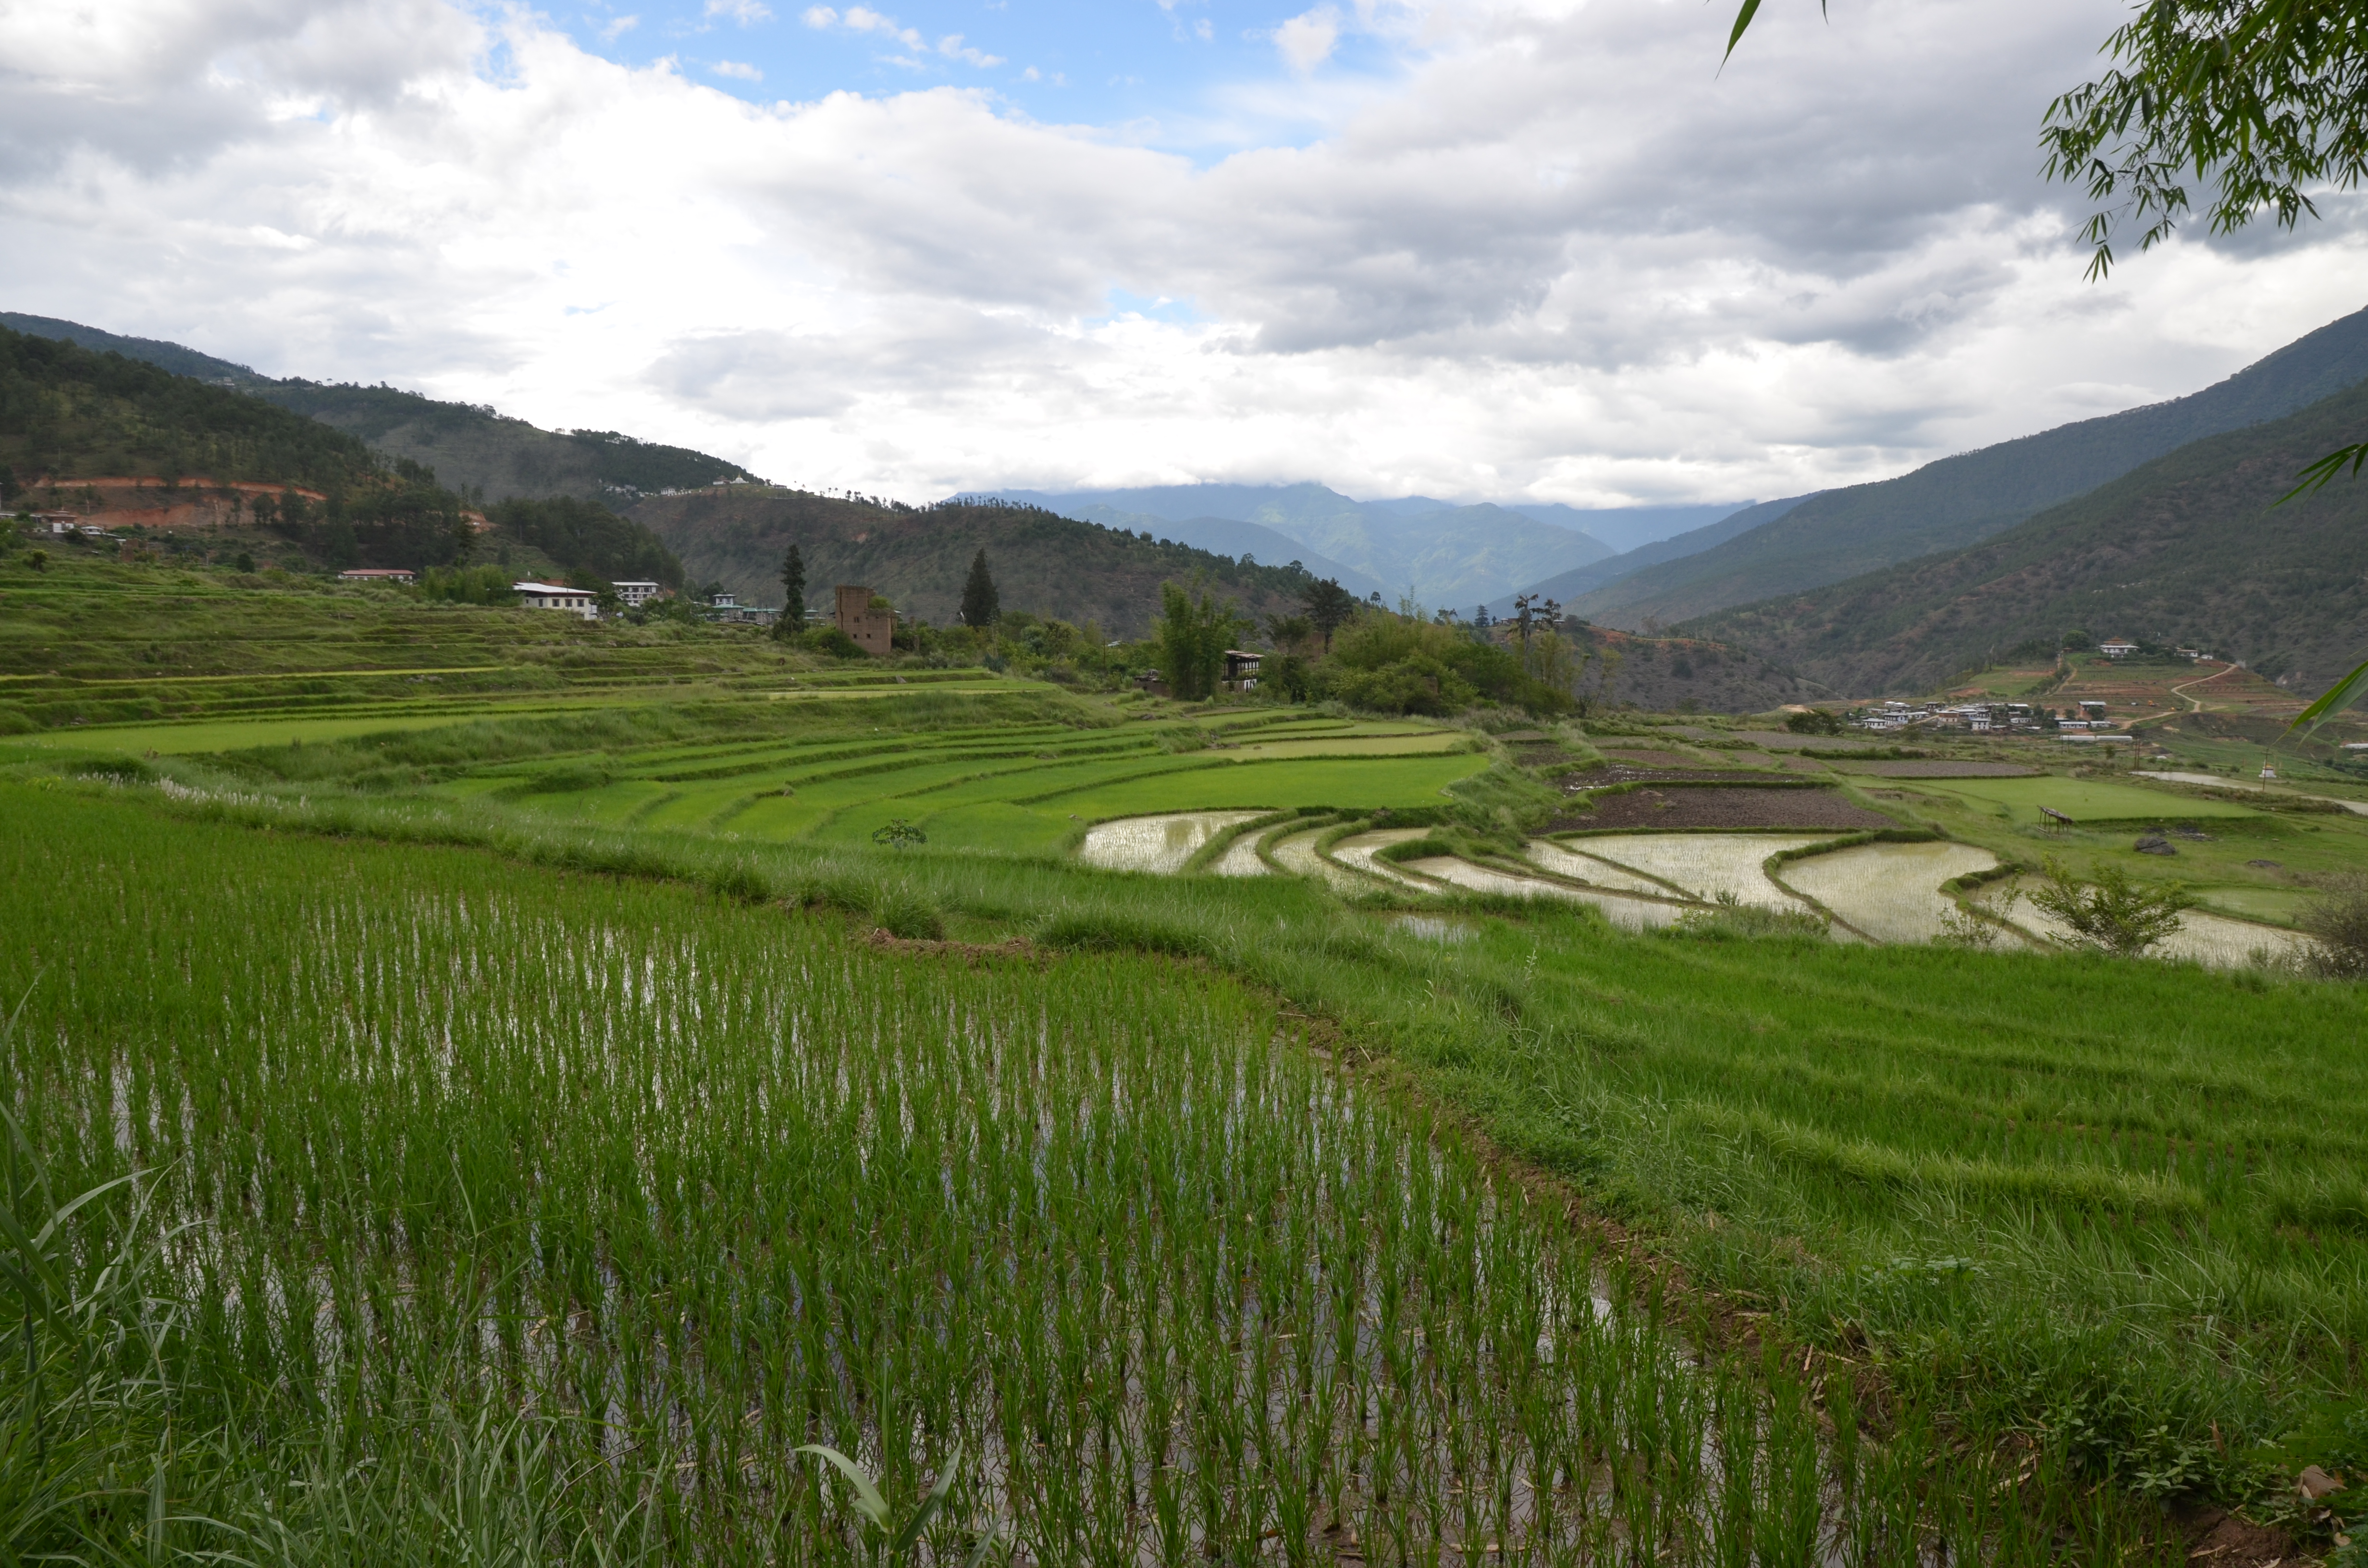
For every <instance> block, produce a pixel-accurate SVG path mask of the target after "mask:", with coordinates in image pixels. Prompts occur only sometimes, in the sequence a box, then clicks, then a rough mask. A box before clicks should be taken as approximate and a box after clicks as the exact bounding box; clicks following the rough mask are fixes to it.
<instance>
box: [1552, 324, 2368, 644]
mask: <svg viewBox="0 0 2368 1568" xmlns="http://www.w3.org/2000/svg"><path fill="white" fill-rule="evenodd" d="M2362 381H2368V310H2363V311H2359V312H2354V313H2352V314H2351V315H2348V316H2345V317H2344V318H2342V319H2341V320H2340V321H2337V322H2333V323H2330V324H2328V325H2326V326H2323V327H2321V328H2319V329H2318V330H2317V332H2314V333H2312V334H2310V335H2308V336H2306V337H2302V338H2298V339H2296V340H2295V341H2294V342H2293V343H2290V344H2288V345H2287V346H2286V347H2283V348H2281V349H2279V350H2278V351H2277V352H2276V353H2274V354H2271V355H2270V356H2269V357H2268V358H2265V359H2262V360H2260V362H2258V363H2256V364H2254V365H2251V366H2249V367H2248V368H2247V369H2243V370H2240V371H2238V372H2237V374H2236V375H2234V376H2231V377H2229V378H2228V379H2227V380H2226V381H2222V382H2220V383H2219V384H2218V385H2217V386H2214V387H2209V388H2207V389H2205V390H2204V391H2203V392H2197V393H2195V394H2193V395H2192V396H2190V397H2182V398H2178V399H2175V400H2173V401H2172V402H2169V403H2155V404H2152V405H2150V406H2148V407H2145V408H2133V409H2130V410H2127V411H2126V412H2124V413H2121V414H2114V415H2106V416H2105V417H2103V418H2100V419H2084V420H2081V421H2080V422H2079V423H2078V424H2074V425H2065V426H2058V427H2056V428H2055V429H2053V430H2048V431H2044V432H2043V433H2041V434H2039V435H2036V436H2026V437H2021V439H2019V440H2013V441H2005V442H2001V443H1999V444H1998V445H1997V446H1995V447H1985V448H1983V449H1981V450H1979V451H1975V452H1965V453H1963V454H1961V455H1959V456H1956V457H1952V458H1943V459H1941V460H1940V461H1938V462H1933V463H1927V464H1926V465H1925V466H1924V467H1922V468H1919V469H1918V470H1916V471H1915V472H1913V473H1908V474H1903V475H1901V476H1900V477H1899V478H1897V479H1889V480H1884V481H1882V482H1881V483H1874V484H1853V485H1850V486H1848V487H1847V488H1844V489H1840V490H1828V491H1826V492H1824V493H1822V494H1816V495H1813V496H1811V497H1810V498H1809V499H1807V500H1805V501H1804V502H1802V503H1801V504H1800V505H1799V506H1795V507H1793V508H1792V509H1791V510H1790V511H1788V512H1786V513H1785V514H1784V515H1783V516H1782V517H1779V518H1777V519H1776V520H1775V521H1773V522H1770V523H1768V524H1766V525H1764V526H1762V527H1759V528H1753V529H1751V530H1750V531H1748V532H1747V533H1743V534H1739V535H1737V536H1736V538H1734V539H1731V540H1727V541H1726V542H1725V543H1724V544H1720V545H1717V546H1714V547H1713V548H1712V549H1709V550H1706V551H1702V552H1700V553H1699V554H1694V555H1689V556H1687V557H1685V558H1684V559H1682V560H1679V561H1671V562H1664V563H1662V564H1660V565H1657V566H1649V567H1646V568H1645V570H1643V571H1641V572H1637V573H1634V574H1632V575H1630V576H1627V577H1624V578H1622V580H1620V581H1619V582H1617V583H1614V584H1612V585H1609V586H1607V587H1604V588H1600V589H1599V590H1597V591H1596V592H1593V593H1590V594H1588V595H1587V596H1585V597H1582V598H1579V599H1577V601H1576V602H1574V603H1572V604H1571V605H1570V608H1571V609H1572V610H1573V611H1574V612H1575V613H1577V614H1579V615H1583V616H1587V617H1588V618H1589V619H1594V620H1599V621H1601V622H1603V623H1605V624H1607V625H1611V626H1621V627H1628V628H1635V627H1641V626H1643V625H1645V622H1646V621H1647V620H1659V621H1663V622H1670V623H1674V622H1677V621H1681V620H1688V619H1692V618H1694V617H1697V616H1702V615H1707V614H1709V613H1711V612H1712V611H1714V610H1720V609H1725V608H1727V607H1728V606H1731V605H1740V604H1748V603H1751V602H1753V601H1756V600H1759V599H1763V598H1767V597H1770V595H1773V594H1787V593H1797V592H1801V591H1803V590H1805V589H1810V588H1816V587H1820V586H1822V585H1826V584H1827V583H1839V582H1842V581H1844V580H1846V579H1848V578H1851V577H1856V576H1858V575H1860V574H1861V573H1865V572H1871V571H1873V570H1876V569H1877V568H1880V567H1884V566H1889V565H1892V564H1894V563H1895V562H1903V561H1911V560H1914V559H1915V558H1916V557H1918V556H1920V555H1929V554H1931V553H1933V552H1935V551H1948V550H1957V549H1962V548H1963V547H1964V546H1966V545H1969V544H1973V543H1975V541H1976V540H1983V539H1987V538H1988V537H1990V536H1991V535H1993V534H1997V533H2001V532H2003V531H2005V530H2006V529H2008V528H2012V527H2014V526H2015V525H2016V524H2017V523H2020V522H2021V521H2022V520H2023V519H2024V518H2026V517H2031V516H2032V515H2033V514H2034V513H2036V512H2038V511H2040V510H2041V509H2042V508H2044V507H2047V506H2055V505H2056V504H2057V503H2059V502H2064V501H2068V500H2070V499H2071V498H2072V497H2073V496H2075V495H2078V494H2083V493H2084V492H2087V491H2089V490H2093V489H2095V488H2096V487H2097V486H2098V485H2100V484H2103V483H2106V482H2107V481H2109V480H2112V479H2115V478H2117V477H2119V476H2120V475H2122V474H2124V473H2127V472H2130V471H2131V470H2132V469H2134V468H2135V467H2137V466H2138V465H2139V464H2140V463H2143V462H2146V461H2149V460H2152V459H2155V458H2157V457H2160V456H2162V455H2163V454H2164V453H2166V452H2170V451H2173V450H2176V449H2179V448H2180V447H2183V446H2185V445H2186V444H2188V443H2189V442H2191V441H2196V440H2200V439H2202V438H2203V437H2207V436H2214V435H2218V434H2220V433H2222V432H2224V431H2230V430H2238V429H2242V428H2244V427H2245V426H2249V425H2256V424H2259V423H2260V422H2262V421H2264V420H2271V419H2278V418H2282V417H2283V416H2284V415H2289V414H2292V413H2294V412H2295V411H2296V410H2298V409H2303V408H2306V407H2308V406H2309V405H2310V404H2312V403H2317V402H2318V401H2320V400H2321V399H2323V398H2327V397H2331V396H2333V395H2334V394H2336V393H2338V392H2343V391H2345V390H2347V389H2349V388H2351V387H2354V386H2357V385H2359V384H2360V383H2361V382H2362Z"/></svg>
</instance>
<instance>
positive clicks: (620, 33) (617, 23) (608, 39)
mask: <svg viewBox="0 0 2368 1568" xmlns="http://www.w3.org/2000/svg"><path fill="white" fill-rule="evenodd" d="M641 25H642V19H641V18H640V17H618V18H617V19H616V20H614V21H612V22H610V23H609V25H608V26H606V27H604V28H601V29H600V38H601V41H603V42H604V43H614V42H616V41H617V40H619V39H620V38H622V37H624V36H625V35H626V34H627V33H629V32H631V31H632V30H633V29H634V28H638V27H640V26H641Z"/></svg>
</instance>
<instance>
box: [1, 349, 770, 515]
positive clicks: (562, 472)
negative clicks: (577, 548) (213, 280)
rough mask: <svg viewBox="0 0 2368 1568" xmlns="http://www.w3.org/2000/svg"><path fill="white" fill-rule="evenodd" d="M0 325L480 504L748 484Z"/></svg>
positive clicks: (458, 410) (307, 385)
mask: <svg viewBox="0 0 2368 1568" xmlns="http://www.w3.org/2000/svg"><path fill="white" fill-rule="evenodd" d="M0 326H6V327H8V328H10V329H12V330H14V331H17V332H22V333H29V334H31V335H35V336H38V337H47V338H54V339H62V340H63V341H65V342H69V343H77V344H80V345H82V346H83V347H86V348H91V349H95V350H98V351H100V352H111V353H116V354H120V355H122V356H123V357H124V358H128V359H139V360H144V361H146V362H147V363H149V364H151V365H155V366H158V367H160V368H161V369H166V370H170V371H172V372H173V373H174V374H175V375H179V376H189V377H194V378H196V379H198V380H200V381H211V382H214V383H215V384H217V385H220V386H224V387H229V388H233V389H234V390H236V391H239V392H245V393H247V394H248V395H250V396H252V397H255V398H258V399H260V400H262V401H264V402H266V403H278V404H279V406H280V407H282V408H286V409H289V410H290V411H292V412H294V413H297V414H301V415H305V416H306V417H308V418H311V419H316V420H319V421H320V422H321V423H322V424H324V425H328V426H334V427H335V428H336V429H339V430H343V431H345V432H347V434H349V435H353V436H358V437H360V438H361V439H362V440H363V441H365V442H367V443H368V444H369V445H370V447H371V448H372V449H375V450H377V451H381V452H383V453H385V454H386V455H387V456H388V457H390V458H403V459H408V460H411V461H413V462H416V463H418V464H421V465H422V466H424V467H427V468H432V469H434V470H435V471H436V477H437V478H438V480H439V481H440V482H442V483H445V484H447V485H450V486H451V487H452V488H454V489H456V490H462V491H466V492H468V493H469V494H471V495H472V497H474V498H475V499H477V500H478V501H480V502H494V501H507V500H509V499H511V498H512V497H516V496H529V497H541V496H552V495H572V496H575V498H577V499H578V500H584V501H605V502H609V503H611V504H622V503H629V502H631V501H632V500H634V499H636V498H638V497H639V496H641V495H643V494H652V493H655V492H658V491H664V490H684V489H689V488H691V487H693V486H696V485H703V484H712V483H717V482H718V481H734V480H736V481H740V482H743V483H758V481H757V476H756V475H755V474H753V473H750V472H748V471H747V470H746V469H744V468H742V467H740V466H739V465H738V464H736V463H731V462H726V461H724V460H723V459H722V458H716V457H710V456H708V455H707V454H706V453H705V452H699V451H693V450H691V449H689V448H688V447H669V446H665V445H661V444H659V443H657V442H654V441H637V440H635V439H633V438H632V437H630V436H620V435H619V434H618V433H616V432H615V431H613V430H541V429H538V428H536V427H535V426H532V425H529V424H528V423H527V422H526V421H525V420H523V419H511V418H508V417H507V416H505V415H500V414H496V413H495V412H494V410H492V409H490V408H486V407H483V406H480V405H478V404H475V403H439V402H438V401H437V400H435V399H433V398H427V397H422V396H420V395H419V394H418V393H417V392H398V391H396V390H395V389H394V388H393V387H386V386H377V387H358V386H349V385H340V384H330V383H327V382H322V381H305V380H302V378H299V377H290V378H289V379H287V380H285V381H281V380H277V379H274V378H273V377H270V376H265V375H260V374H258V373H257V372H256V371H255V370H254V369H250V368H248V367H247V366H245V365H239V364H233V362H232V361H230V360H228V359H218V358H214V357H213V356H212V355H211V354H201V353H199V351H198V350H196V349H194V348H185V347H182V346H181V345H179V344H177V343H164V342H159V341H157V340H156V339H154V338H147V337H123V336H120V335H117V334H115V333H111V332H104V331H101V330H100V329H99V328H97V327H91V326H84V325H82V324H80V323H78V322H69V321H58V320H56V319H54V318H51V317H49V316H28V315H18V314H14V313H11V312H0Z"/></svg>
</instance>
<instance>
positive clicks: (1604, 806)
mask: <svg viewBox="0 0 2368 1568" xmlns="http://www.w3.org/2000/svg"><path fill="white" fill-rule="evenodd" d="M1898 825H1899V824H1897V823H1896V822H1895V821H1893V820H1892V819H1891V818H1889V817H1887V816H1884V815H1882V814H1881V813H1879V812H1871V811H1868V810H1867V809H1866V808H1865V807H1863V806H1861V805H1859V804H1858V803H1856V802H1855V801H1850V800H1848V799H1846V798H1844V797H1843V796H1841V795H1839V794H1838V793H1836V792H1835V791H1833V790H1769V789H1750V788H1744V789H1734V788H1729V789H1720V788H1718V787H1717V786H1715V785H1711V786H1689V787H1680V788H1676V789H1668V790H1656V789H1649V788H1647V789H1643V790H1626V791H1624V792H1622V793H1621V794H1617V795H1601V796H1598V797H1597V798H1596V801H1595V809H1594V810H1593V811H1591V812H1572V813H1570V814H1569V815H1567V816H1563V817H1557V818H1555V819H1554V823H1553V824H1551V825H1550V826H1549V827H1548V828H1547V831H1548V832H1550V833H1566V832H1573V831H1578V830H1584V829H1588V828H1689V827H1804V828H1839V829H1843V830H1849V829H1855V828H1867V827H1897V826H1898Z"/></svg>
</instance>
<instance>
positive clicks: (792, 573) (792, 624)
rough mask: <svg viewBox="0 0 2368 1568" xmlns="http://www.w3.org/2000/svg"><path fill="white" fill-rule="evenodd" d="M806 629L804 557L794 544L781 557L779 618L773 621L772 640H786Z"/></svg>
mask: <svg viewBox="0 0 2368 1568" xmlns="http://www.w3.org/2000/svg"><path fill="white" fill-rule="evenodd" d="M805 629H806V558H805V557H804V556H803V555H801V554H799V553H798V547H797V546H796V545H794V544H793V545H791V546H790V552H789V553H788V554H787V555H784V556H782V557H781V618H780V619H779V620H776V621H775V622H773V640H774V641H775V642H789V641H790V640H791V638H793V637H795V636H796V635H797V634H798V633H799V632H801V631H804V630H805Z"/></svg>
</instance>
